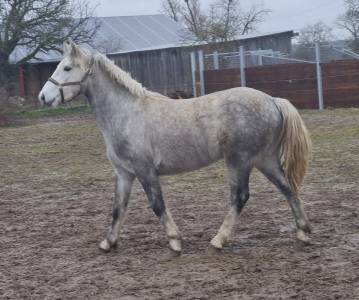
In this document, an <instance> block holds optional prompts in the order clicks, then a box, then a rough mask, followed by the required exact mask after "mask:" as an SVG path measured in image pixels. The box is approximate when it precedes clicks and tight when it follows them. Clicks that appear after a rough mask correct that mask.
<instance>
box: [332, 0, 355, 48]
mask: <svg viewBox="0 0 359 300" xmlns="http://www.w3.org/2000/svg"><path fill="white" fill-rule="evenodd" d="M344 5H345V12H344V14H342V15H340V16H339V17H338V20H337V25H338V26H339V27H341V28H343V29H345V30H346V31H348V32H349V34H350V35H351V37H352V38H351V40H352V49H353V50H354V51H356V52H359V0H344Z"/></svg>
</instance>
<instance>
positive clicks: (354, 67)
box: [204, 60, 359, 108]
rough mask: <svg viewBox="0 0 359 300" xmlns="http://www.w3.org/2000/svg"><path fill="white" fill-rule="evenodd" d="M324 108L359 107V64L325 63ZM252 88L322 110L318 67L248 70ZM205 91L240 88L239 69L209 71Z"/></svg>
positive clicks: (249, 83)
mask: <svg viewBox="0 0 359 300" xmlns="http://www.w3.org/2000/svg"><path fill="white" fill-rule="evenodd" d="M321 68H322V82H323V97H324V105H325V106H327V107H329V106H330V107H351V106H359V60H344V61H334V62H329V63H322V64H321ZM245 72H246V83H247V86H248V87H252V88H255V89H258V90H261V91H263V92H265V93H268V94H269V95H272V96H274V97H281V98H286V99H288V100H290V101H291V102H292V103H293V104H294V105H295V106H296V107H298V108H318V86H317V78H316V66H315V64H308V63H303V64H302V63H299V64H282V65H271V66H260V67H251V68H246V70H245ZM204 78H205V90H206V93H212V92H216V91H220V90H224V89H228V88H233V87H236V86H240V71H239V69H225V70H210V71H205V73H204Z"/></svg>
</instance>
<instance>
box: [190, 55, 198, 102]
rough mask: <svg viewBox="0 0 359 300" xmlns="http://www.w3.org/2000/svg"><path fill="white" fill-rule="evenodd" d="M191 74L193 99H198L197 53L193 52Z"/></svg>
mask: <svg viewBox="0 0 359 300" xmlns="http://www.w3.org/2000/svg"><path fill="white" fill-rule="evenodd" d="M190 56H191V73H192V91H193V97H197V87H196V53H195V52H194V51H191V53H190Z"/></svg>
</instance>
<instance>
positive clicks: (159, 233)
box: [0, 109, 359, 299]
mask: <svg viewBox="0 0 359 300" xmlns="http://www.w3.org/2000/svg"><path fill="white" fill-rule="evenodd" d="M302 114H303V116H304V118H305V120H306V122H307V124H308V127H309V128H310V131H311V133H312V136H313V141H314V157H313V161H312V163H311V168H310V171H309V174H308V176H307V178H306V181H305V185H304V188H303V192H302V198H303V201H304V204H305V208H306V211H307V212H308V215H309V217H310V219H311V222H312V225H313V228H314V232H313V234H312V235H311V237H312V239H311V243H310V244H309V245H306V246H304V245H302V244H300V243H298V242H296V240H295V233H294V232H293V218H292V215H291V213H290V210H289V207H288V205H287V203H286V201H285V199H284V198H283V197H282V196H281V195H280V194H279V193H278V192H277V191H276V190H275V188H274V187H273V186H272V185H270V184H269V183H268V182H267V181H266V180H265V179H264V178H263V176H262V175H260V174H259V173H258V172H254V173H253V175H252V177H251V199H250V201H249V202H248V205H247V206H246V207H245V209H244V211H243V213H242V214H241V216H240V220H239V222H238V224H237V226H236V228H235V231H234V234H233V239H232V241H231V243H230V244H229V245H228V246H227V247H226V248H225V249H224V250H223V251H222V252H221V253H220V254H211V253H208V252H207V248H208V244H209V241H210V239H211V238H212V237H213V236H214V234H215V233H216V231H217V229H218V228H219V226H220V224H221V222H222V220H223V218H224V216H225V214H226V212H227V210H228V208H229V201H228V188H227V183H226V175H225V169H224V166H223V162H219V163H217V164H214V165H212V166H210V167H208V168H205V169H202V170H199V171H196V172H193V173H189V174H182V175H179V176H173V177H165V178H162V182H163V190H164V195H165V198H166V199H167V203H168V206H169V207H170V208H171V209H172V213H173V215H174V219H175V221H176V222H177V225H178V226H179V228H180V229H181V231H182V234H183V237H184V245H183V250H184V251H183V255H182V256H181V257H179V258H177V259H174V260H170V261H168V260H166V259H165V258H166V257H167V251H168V250H167V242H166V238H165V234H164V231H163V229H162V227H161V225H160V223H159V221H158V220H157V219H156V217H155V216H154V214H153V213H152V211H151V210H150V208H149V205H148V203H147V201H146V199H145V197H144V193H143V191H142V190H141V188H140V186H139V185H138V183H136V184H135V186H134V189H133V192H132V200H131V203H130V207H129V213H128V218H127V221H126V223H125V226H124V229H123V233H122V236H121V240H120V243H119V245H118V249H117V250H116V251H114V252H112V253H108V254H103V253H101V252H100V251H99V250H98V248H97V245H98V242H99V241H100V240H101V239H102V238H103V237H104V235H105V233H106V231H107V228H108V226H109V224H110V211H111V199H112V192H113V189H114V184H113V173H112V170H111V167H110V164H109V163H108V162H107V160H106V157H105V150H104V145H103V142H102V139H101V136H100V134H99V131H98V129H97V127H96V124H95V122H94V119H93V117H92V116H91V115H86V114H84V115H76V116H74V115H72V116H62V117H60V118H56V117H51V118H43V119H40V120H35V121H34V120H28V122H26V123H27V125H26V126H20V127H7V128H0V170H1V171H0V172H1V173H0V176H1V178H0V298H1V299H359V217H358V215H359V199H358V198H359V196H358V194H359V186H358V183H359V180H358V177H359V110H358V109H346V110H329V111H325V112H317V111H305V112H302Z"/></svg>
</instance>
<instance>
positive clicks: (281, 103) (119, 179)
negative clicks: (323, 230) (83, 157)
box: [39, 40, 311, 254]
mask: <svg viewBox="0 0 359 300" xmlns="http://www.w3.org/2000/svg"><path fill="white" fill-rule="evenodd" d="M154 72H155V70H154ZM66 83H67V84H66ZM60 90H61V91H60ZM80 93H82V94H84V95H85V96H86V97H87V99H88V102H89V105H90V106H91V107H92V109H93V111H94V113H95V116H96V121H97V124H98V127H99V128H100V130H101V132H102V135H103V138H104V141H105V144H106V149H107V156H108V159H109V160H110V162H111V164H112V166H113V169H114V171H115V173H116V188H115V197H114V201H113V209H112V224H111V227H110V230H109V232H108V234H107V236H106V238H105V239H104V240H103V241H102V242H101V243H100V248H101V249H102V250H104V251H109V250H111V248H114V247H115V246H116V245H117V242H118V237H119V233H120V229H121V225H122V224H123V221H124V218H125V213H126V209H127V206H128V202H129V197H130V191H131V186H132V183H133V181H134V179H135V178H137V179H138V180H139V182H140V183H141V185H142V187H143V189H144V191H145V193H146V195H147V198H148V200H149V203H150V205H151V207H152V209H153V211H154V213H155V215H156V216H157V217H159V219H160V221H161V222H162V224H163V225H164V227H165V231H166V234H167V236H168V239H169V246H170V249H171V250H173V251H174V253H176V254H179V253H180V252H181V250H182V246H181V234H180V231H179V230H178V228H177V226H176V224H175V222H174V221H173V218H172V216H171V213H170V211H169V209H168V207H167V206H166V204H165V201H164V199H163V196H162V191H161V184H160V179H159V177H160V176H161V175H170V174H177V173H180V172H187V171H192V170H196V169H198V168H201V167H204V166H207V165H209V164H211V163H213V162H215V161H218V160H219V159H222V158H224V161H225V164H226V167H227V169H228V178H229V185H230V204H231V208H230V211H229V212H228V214H227V215H226V217H225V219H224V221H223V223H222V225H221V227H220V229H219V231H218V233H217V234H216V235H215V237H214V238H213V239H212V240H211V242H210V243H211V245H212V246H213V247H215V248H216V249H221V248H222V247H223V246H224V244H225V243H226V242H227V241H228V240H229V238H230V235H231V230H232V227H233V225H234V224H235V221H236V219H237V217H238V215H239V214H240V212H241V210H242V209H243V207H244V205H245V204H246V202H247V201H248V198H249V187H248V181H249V176H250V173H251V171H252V170H253V168H257V169H258V170H260V171H261V172H262V173H263V174H264V175H265V176H266V177H267V178H268V179H269V180H270V181H271V182H272V183H273V184H274V185H275V186H276V187H277V188H278V189H279V190H280V191H281V192H282V193H283V194H284V196H285V197H286V199H287V200H288V203H289V205H290V207H291V209H292V212H293V215H294V218H295V221H296V225H297V238H298V239H300V240H302V241H307V240H308V239H309V237H308V235H307V233H310V231H311V228H310V224H309V221H308V218H307V216H306V214H305V213H304V210H303V208H302V204H301V201H300V199H299V187H300V185H301V183H302V181H303V178H304V175H305V172H306V168H307V164H308V160H309V158H310V153H311V142H310V138H309V134H308V132H307V130H306V127H305V125H304V123H303V121H302V119H301V117H300V115H299V114H298V112H297V110H296V109H295V108H294V107H293V106H292V105H291V104H290V102H289V101H287V100H285V99H279V98H273V97H271V96H269V95H267V94H265V93H262V92H260V91H257V90H254V89H250V88H233V89H229V90H225V91H221V92H216V93H213V94H209V95H206V96H202V97H198V98H193V99H186V100H171V99H169V98H167V97H165V96H163V95H160V94H157V93H154V92H151V91H148V90H146V89H145V88H143V87H142V85H141V84H140V83H138V82H136V81H135V80H134V79H132V78H131V76H130V75H129V74H128V73H126V72H124V71H123V70H122V69H120V68H119V67H117V66H116V65H115V64H114V63H113V62H112V61H111V60H109V59H108V58H106V57H105V56H104V55H102V54H99V53H96V54H91V53H90V52H89V51H88V50H86V49H84V48H82V47H79V46H77V45H76V44H75V43H73V42H72V41H70V40H68V41H65V42H64V57H63V59H62V61H61V62H60V63H59V65H58V67H57V69H56V70H55V72H54V74H53V75H52V78H51V80H50V81H48V82H47V83H46V84H45V85H44V87H43V88H42V90H41V92H40V94H39V100H40V102H41V103H42V104H45V105H51V106H53V107H55V106H57V105H58V104H60V103H61V102H63V101H66V99H72V98H73V97H74V96H76V95H77V94H80Z"/></svg>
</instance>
